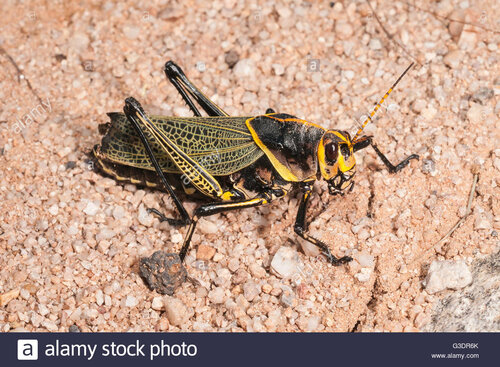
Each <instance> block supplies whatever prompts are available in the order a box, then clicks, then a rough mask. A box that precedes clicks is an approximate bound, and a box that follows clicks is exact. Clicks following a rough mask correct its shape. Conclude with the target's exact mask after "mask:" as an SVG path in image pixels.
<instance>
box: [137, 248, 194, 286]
mask: <svg viewBox="0 0 500 367" xmlns="http://www.w3.org/2000/svg"><path fill="white" fill-rule="evenodd" d="M139 271H140V273H141V276H142V277H143V278H144V279H145V280H146V283H148V286H149V288H150V289H151V290H155V291H157V292H158V293H160V294H168V295H172V294H173V293H174V292H175V290H176V289H177V288H178V287H180V286H181V285H182V283H184V282H185V281H186V279H187V271H186V268H185V267H184V266H183V265H182V262H181V259H180V258H179V255H177V254H173V253H166V252H164V251H156V252H155V253H154V254H153V255H151V256H150V257H143V258H142V259H141V260H140V265H139Z"/></svg>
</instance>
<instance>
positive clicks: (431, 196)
mask: <svg viewBox="0 0 500 367" xmlns="http://www.w3.org/2000/svg"><path fill="white" fill-rule="evenodd" d="M149 3H150V5H148V6H147V7H143V8H141V7H138V6H137V5H134V4H133V3H132V2H119V3H116V4H115V3H112V2H106V3H104V4H102V3H101V2H100V1H94V2H60V3H59V2H53V1H46V2H44V1H30V2H25V3H24V4H21V5H19V4H18V2H17V1H2V5H0V9H1V12H2V18H3V19H6V20H8V21H6V22H2V25H1V30H0V46H1V47H2V50H0V51H1V52H0V80H1V85H2V87H1V88H0V100H1V101H2V102H1V105H0V167H1V175H0V254H1V256H0V295H1V303H2V305H1V307H0V330H1V331H4V332H6V331H22V330H28V331H42V330H48V331H68V330H81V331H154V330H156V331H178V330H185V331H351V330H355V331H373V330H383V331H416V330H419V329H422V328H423V327H424V326H425V325H426V324H427V323H428V322H429V321H430V313H431V309H432V306H433V304H434V302H435V301H436V299H437V298H439V297H440V294H439V293H437V294H432V295H430V294H427V293H426V291H425V290H424V288H423V286H422V280H423V278H424V277H425V274H426V269H427V268H428V266H429V264H430V263H431V262H432V261H433V260H436V259H438V260H439V259H441V260H443V259H448V260H465V262H466V263H469V264H470V262H471V261H472V260H473V259H477V258H482V257H484V256H486V255H488V254H491V253H494V252H495V249H496V248H498V237H497V236H498V235H497V232H498V230H499V227H500V205H499V188H498V186H499V185H500V175H499V170H500V149H499V148H500V144H499V139H500V136H499V130H500V129H499V120H498V116H499V112H500V104H499V94H500V76H499V66H498V65H499V52H498V43H499V41H500V35H499V32H498V19H499V15H500V14H499V13H498V6H497V5H495V2H494V1H481V2H478V3H479V4H475V5H474V6H472V5H473V2H472V1H467V0H465V1H449V0H448V1H447V0H443V1H433V2H417V4H418V3H420V5H419V6H420V7H421V8H423V9H427V10H429V11H431V12H434V13H436V14H437V15H441V16H442V17H441V18H440V17H438V16H437V15H436V14H431V13H429V12H428V11H424V10H419V9H416V8H413V7H411V8H408V6H407V5H405V3H404V2H401V1H385V0H383V1H377V2H373V3H372V4H373V7H374V8H375V10H376V13H377V15H378V17H379V19H380V21H381V23H382V24H383V25H384V27H385V29H386V31H387V32H388V33H389V34H390V35H393V38H392V39H393V40H392V41H391V40H390V39H389V38H388V36H387V34H386V33H385V32H384V30H383V29H382V28H381V26H380V24H379V23H378V22H377V19H376V18H375V17H374V16H373V13H372V12H371V10H370V7H369V6H368V4H367V3H366V2H365V1H354V2H344V3H342V2H335V4H333V3H332V4H330V3H329V2H319V1H318V2H316V1H311V2H303V1H294V2H286V3H285V2H277V4H274V3H275V2H264V1H259V2H257V1H249V2H245V5H243V2H242V1H232V0H227V1H218V0H216V1H213V2H210V1H185V2H182V3H177V2H169V1H152V2H149ZM332 5H333V6H332ZM452 12H454V13H453V17H454V18H453V19H458V20H460V19H463V20H465V21H466V22H469V23H473V24H474V26H472V25H465V26H464V27H463V29H462V27H461V25H462V23H460V22H452V24H450V21H449V20H447V19H444V17H447V16H449V15H450V14H451V13H452ZM492 29H493V30H494V29H496V31H491V30H492ZM396 42H398V43H399V44H401V45H403V46H404V48H405V49H406V51H404V50H403V49H402V48H401V47H400V46H398V45H397V44H396ZM409 54H410V55H412V57H414V58H415V59H416V60H417V61H418V63H419V64H418V65H416V67H415V68H413V69H412V70H411V71H410V73H409V74H408V75H407V76H406V77H405V79H403V81H402V82H401V84H400V86H398V88H397V89H396V90H395V91H394V92H393V93H392V94H391V96H390V98H389V100H388V101H387V102H386V103H385V106H384V108H382V109H381V111H380V113H379V114H378V115H377V119H376V123H375V124H370V125H368V127H367V128H366V133H368V134H371V135H373V136H374V137H375V140H376V142H377V143H378V146H379V148H380V149H381V150H382V151H383V152H384V153H386V154H387V156H388V157H389V158H390V159H391V160H392V161H393V162H396V161H398V160H401V159H403V158H404V157H405V156H407V155H409V154H412V153H417V154H419V155H420V157H421V158H420V161H412V162H411V164H410V165H409V166H408V167H407V168H406V169H404V170H403V171H401V172H400V173H398V174H396V175H391V174H389V173H388V172H387V170H386V169H385V168H384V166H383V164H382V163H381V162H380V160H378V159H377V157H376V155H375V154H374V152H373V150H371V149H365V150H363V151H360V152H359V153H357V163H358V166H357V167H358V172H357V174H356V179H357V182H356V185H355V187H354V190H353V192H352V193H350V194H348V195H345V196H344V197H340V196H336V197H332V196H330V195H329V194H328V191H327V188H326V184H325V183H324V182H320V183H317V184H316V189H315V194H316V195H315V196H314V199H313V200H312V202H311V205H310V207H309V214H310V218H311V223H310V231H311V234H313V235H315V236H317V237H318V238H320V239H323V240H324V241H325V242H326V243H328V244H329V245H330V247H331V249H332V252H333V253H334V254H336V255H338V256H343V255H350V256H352V257H354V259H355V260H354V261H353V262H351V263H350V264H349V265H346V266H339V267H334V266H332V265H330V264H328V263H327V262H326V260H325V258H324V257H322V256H320V255H319V256H318V253H317V251H315V249H314V248H311V247H309V246H304V249H303V248H302V245H301V243H300V242H299V241H298V239H297V236H296V235H295V234H294V232H293V222H294V219H295V214H296V210H297V198H296V197H294V196H292V197H288V198H285V199H283V200H279V201H276V202H275V203H272V204H271V205H269V206H267V207H262V208H258V209H247V210H242V211H240V212H232V213H228V214H220V215H215V216H213V217H210V218H208V219H206V220H202V221H201V222H200V225H199V228H198V229H197V231H196V233H195V234H194V236H193V246H192V248H191V250H190V252H189V253H188V256H187V257H186V268H187V271H188V274H189V276H190V277H192V278H194V279H196V280H198V282H199V284H197V283H196V282H186V283H184V284H183V286H182V287H180V288H179V289H178V290H177V291H176V292H175V293H174V294H173V296H161V295H160V294H158V293H156V292H154V291H150V290H149V289H148V287H147V286H146V284H145V282H144V280H143V279H142V278H141V277H140V273H139V260H140V258H141V257H145V256H150V255H151V254H153V253H154V252H155V251H157V250H164V251H167V252H174V251H177V250H178V249H179V248H180V246H181V243H182V239H183V236H184V234H185V233H186V230H187V228H173V227H171V226H169V225H168V224H166V223H161V224H160V222H159V221H158V219H157V218H156V217H154V216H152V215H149V214H148V213H147V212H146V210H145V208H148V207H155V208H158V209H159V210H161V211H162V212H163V213H165V214H166V215H168V216H176V213H175V210H174V206H173V204H172V202H171V200H170V199H169V197H168V195H167V194H164V193H162V192H158V191H156V192H155V191H149V190H147V189H146V190H145V189H140V188H136V187H135V186H133V185H121V184H118V183H116V182H115V181H114V180H112V179H110V178H107V177H105V176H103V175H101V174H99V173H97V172H95V171H94V169H93V168H94V167H93V166H92V164H91V163H90V162H89V161H88V158H87V155H86V154H87V153H88V152H89V151H90V150H91V148H92V147H93V146H94V144H96V143H98V142H99V141H100V138H101V136H100V135H99V132H98V124H100V123H105V122H107V121H108V119H107V116H106V114H105V113H106V112H110V111H121V110H122V108H123V101H124V99H125V98H126V97H128V96H134V97H136V98H137V99H138V100H139V101H141V103H142V104H143V106H144V107H145V109H146V110H147V111H148V112H149V113H161V114H165V115H185V116H188V115H190V112H189V110H188V109H187V107H186V106H185V104H184V103H183V102H182V100H181V98H180V97H179V96H178V94H177V93H176V91H175V89H174V87H173V86H171V85H170V84H169V83H168V82H167V81H166V78H165V76H164V75H163V65H164V63H165V61H167V60H169V59H172V60H175V61H176V62H177V63H178V64H179V65H181V66H182V67H183V69H184V70H185V71H186V73H187V74H188V76H189V77H190V79H191V80H192V81H193V82H194V83H195V84H197V85H198V86H199V87H200V88H201V89H202V90H204V91H206V94H207V95H208V96H209V97H210V98H212V99H213V100H214V101H215V102H216V103H217V104H218V105H220V106H221V107H222V108H224V109H225V110H226V111H227V112H228V113H229V114H232V115H246V114H261V113H263V112H264V111H265V110H266V109H267V108H268V107H272V108H273V109H275V110H276V111H279V112H286V113H290V114H293V115H296V116H298V117H300V118H305V119H307V120H309V121H312V122H315V123H318V124H321V125H322V126H324V127H326V128H337V129H345V130H348V131H350V132H351V133H354V132H355V130H356V126H357V123H356V121H359V120H360V118H361V117H362V115H363V114H365V113H366V112H367V111H369V110H370V109H371V108H372V106H373V104H374V103H375V102H376V101H378V99H379V98H380V97H381V96H382V95H383V94H384V93H385V92H386V90H387V89H388V88H389V87H390V85H391V84H392V83H393V82H394V81H395V80H396V78H397V77H398V75H399V74H400V73H401V72H402V71H403V70H404V69H405V67H406V66H408V64H409V63H410V62H411V61H412V58H411V57H410V56H409ZM231 66H232V68H231ZM473 167H477V168H478V169H479V181H478V184H477V187H476V190H475V192H474V196H473V201H472V207H471V209H472V212H471V215H470V216H469V217H468V218H467V219H466V220H465V223H464V224H463V225H462V226H461V227H460V228H458V229H457V230H456V231H455V232H454V233H453V234H452V236H451V237H450V238H449V239H447V240H445V241H443V242H441V243H440V244H438V246H434V244H435V243H436V242H437V241H438V240H439V239H440V238H441V237H442V236H444V235H445V234H446V233H447V232H448V231H449V230H450V228H451V227H452V226H453V225H454V224H455V223H456V222H457V221H458V220H459V219H460V218H461V217H462V216H464V215H465V214H466V205H467V200H468V195H469V190H470V188H471V184H472V180H473V174H472V169H473ZM186 206H187V208H188V209H189V210H192V209H193V208H194V207H195V206H196V203H193V202H188V203H187V204H186ZM284 247H285V248H288V249H291V250H292V252H293V253H292V255H297V256H292V257H290V258H289V261H291V262H290V263H289V265H290V266H292V267H293V269H294V273H293V276H290V277H285V278H281V277H280V276H278V275H275V273H274V272H273V271H272V269H271V268H272V267H271V266H270V265H271V262H272V260H273V258H274V256H275V254H276V253H277V251H278V250H281V249H283V248H284ZM286 251H288V250H283V252H286ZM295 251H297V253H295Z"/></svg>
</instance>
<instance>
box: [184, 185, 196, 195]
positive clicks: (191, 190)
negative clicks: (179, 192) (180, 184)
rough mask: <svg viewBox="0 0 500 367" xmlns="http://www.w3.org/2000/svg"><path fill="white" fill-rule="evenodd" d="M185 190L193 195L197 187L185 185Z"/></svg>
mask: <svg viewBox="0 0 500 367" xmlns="http://www.w3.org/2000/svg"><path fill="white" fill-rule="evenodd" d="M184 192H185V193H186V194H188V195H193V194H194V193H195V192H196V189H195V188H194V187H184Z"/></svg>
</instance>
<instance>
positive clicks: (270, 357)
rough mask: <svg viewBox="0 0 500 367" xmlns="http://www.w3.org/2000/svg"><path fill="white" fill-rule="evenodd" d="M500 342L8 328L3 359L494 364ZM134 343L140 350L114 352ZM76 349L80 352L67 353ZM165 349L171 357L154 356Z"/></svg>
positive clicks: (495, 337) (2, 338) (0, 337)
mask: <svg viewBox="0 0 500 367" xmlns="http://www.w3.org/2000/svg"><path fill="white" fill-rule="evenodd" d="M25 339H31V340H37V341H38V360H37V361H29V360H18V353H22V352H23V351H24V352H25V355H26V354H29V351H30V348H29V346H27V345H26V344H25V343H24V342H23V340H25ZM19 340H21V341H19ZM499 341H500V333H467V334H465V333H293V334H291V333H282V334H281V333H280V334H278V333H272V334H271V333H269V334H257V333H233V334H226V333H3V334H0V355H1V356H2V359H1V362H0V365H2V366H27V365H30V366H34V365H36V366H51V367H57V366H64V367H68V366H69V367H76V366H91V365H92V366H111V365H118V364H119V365H120V366H141V367H142V366H144V365H147V366H169V365H172V366H257V367H263V366H306V367H308V366H313V365H320V366H358V365H365V364H366V365H367V366H372V365H381V366H413V365H415V366H427V365H439V366H457V365H458V366H493V365H498V359H499V353H498V351H499V349H500V348H499V347H500V343H499ZM18 343H19V345H20V346H21V347H20V348H18ZM112 343H114V345H115V347H114V348H113V347H112V345H113V344H112ZM162 343H163V345H164V346H162ZM23 345H24V346H23ZM65 345H67V346H68V347H65ZM77 345H80V346H82V345H90V349H89V348H87V347H85V348H84V347H80V348H77V347H76V346H77ZM117 345H122V346H121V347H117ZM129 345H131V347H128V351H129V352H130V353H131V354H132V355H134V354H138V356H118V355H115V356H111V353H112V352H113V351H114V353H115V354H122V353H123V352H125V350H126V348H125V346H129ZM141 345H143V346H142V347H140V346H141ZM167 345H168V347H167ZM56 346H58V349H56ZM69 346H71V347H69ZM136 346H139V349H140V351H141V352H142V353H139V352H137V347H136ZM69 350H72V351H73V352H72V353H75V354H77V351H78V353H80V354H79V356H77V355H74V356H72V357H69V356H61V354H62V353H64V352H65V351H69ZM92 350H93V351H94V352H93V353H92ZM84 351H85V354H84ZM161 351H163V353H164V355H163V356H161V354H159V355H157V356H154V354H155V353H160V352H161ZM106 352H107V353H109V356H105V354H106ZM152 352H153V353H152ZM52 353H58V354H59V356H51V354H52ZM167 353H170V356H169V355H167ZM47 354H48V355H47ZM103 354H104V355H103ZM142 354H143V355H142ZM433 355H434V358H433ZM438 355H439V358H437V356H438ZM460 355H463V356H464V358H463V359H462V358H459V356H460Z"/></svg>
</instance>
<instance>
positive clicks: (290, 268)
mask: <svg viewBox="0 0 500 367" xmlns="http://www.w3.org/2000/svg"><path fill="white" fill-rule="evenodd" d="M299 265H300V259H299V254H298V253H297V251H295V250H294V249H293V248H291V247H288V246H281V247H280V248H279V250H278V251H277V252H276V254H274V257H273V260H272V261H271V270H272V271H273V272H274V274H276V275H277V276H278V277H280V278H288V277H290V276H292V275H293V274H295V273H296V272H297V271H298V267H299Z"/></svg>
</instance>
